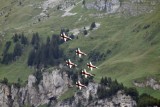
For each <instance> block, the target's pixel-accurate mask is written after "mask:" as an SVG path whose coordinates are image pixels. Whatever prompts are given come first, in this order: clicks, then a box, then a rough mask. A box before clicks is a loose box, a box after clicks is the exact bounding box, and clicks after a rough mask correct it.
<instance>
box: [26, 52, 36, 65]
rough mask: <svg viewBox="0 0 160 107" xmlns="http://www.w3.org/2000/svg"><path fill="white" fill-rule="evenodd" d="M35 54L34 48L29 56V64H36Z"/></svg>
mask: <svg viewBox="0 0 160 107" xmlns="http://www.w3.org/2000/svg"><path fill="white" fill-rule="evenodd" d="M35 55H36V53H35V50H32V51H31V52H30V54H29V57H28V61H27V63H28V66H32V65H33V64H34V59H35Z"/></svg>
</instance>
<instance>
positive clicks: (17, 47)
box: [13, 43, 22, 58]
mask: <svg viewBox="0 0 160 107" xmlns="http://www.w3.org/2000/svg"><path fill="white" fill-rule="evenodd" d="M21 55H22V46H21V44H20V43H16V45H15V47H14V51H13V56H14V58H16V57H17V56H21Z"/></svg>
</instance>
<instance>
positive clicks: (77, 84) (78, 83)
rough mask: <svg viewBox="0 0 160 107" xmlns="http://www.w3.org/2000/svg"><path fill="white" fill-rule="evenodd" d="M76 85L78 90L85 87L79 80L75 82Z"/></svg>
mask: <svg viewBox="0 0 160 107" xmlns="http://www.w3.org/2000/svg"><path fill="white" fill-rule="evenodd" d="M76 86H77V87H78V88H79V89H80V90H81V89H82V87H85V88H86V87H87V86H85V85H83V84H81V82H80V81H78V82H76Z"/></svg>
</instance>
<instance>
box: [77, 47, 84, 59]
mask: <svg viewBox="0 0 160 107" xmlns="http://www.w3.org/2000/svg"><path fill="white" fill-rule="evenodd" d="M76 55H78V56H79V57H80V58H81V57H82V55H85V56H86V55H87V54H85V53H84V52H82V51H81V50H80V49H79V48H78V49H77V50H76Z"/></svg>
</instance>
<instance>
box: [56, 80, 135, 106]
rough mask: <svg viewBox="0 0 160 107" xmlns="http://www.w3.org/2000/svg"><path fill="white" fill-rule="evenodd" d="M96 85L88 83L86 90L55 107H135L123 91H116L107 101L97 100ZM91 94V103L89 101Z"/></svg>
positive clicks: (133, 102)
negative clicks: (79, 105)
mask: <svg viewBox="0 0 160 107" xmlns="http://www.w3.org/2000/svg"><path fill="white" fill-rule="evenodd" d="M97 88H98V84H96V83H89V85H88V87H87V89H82V91H78V92H76V93H75V95H74V97H73V98H71V99H68V100H65V101H62V102H59V103H58V104H57V105H56V107H76V106H77V105H78V104H79V103H81V104H82V105H83V106H85V107H135V106H136V101H134V100H133V99H132V98H131V97H130V96H127V95H125V94H124V92H123V91H118V92H117V94H116V95H114V96H112V97H111V98H107V99H103V100H100V99H97V95H96V93H97ZM90 94H91V96H92V98H93V99H94V100H93V101H89V95H90Z"/></svg>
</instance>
